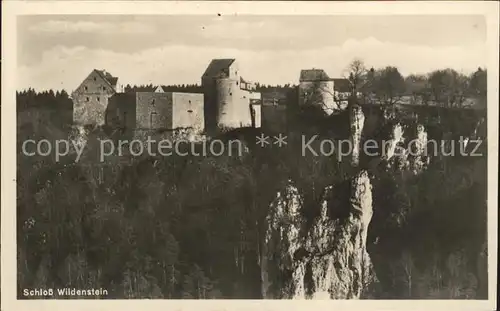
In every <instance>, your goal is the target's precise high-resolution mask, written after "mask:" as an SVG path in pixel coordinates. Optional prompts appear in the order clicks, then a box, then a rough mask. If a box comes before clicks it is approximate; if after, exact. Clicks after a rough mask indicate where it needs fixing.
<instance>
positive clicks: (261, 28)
mask: <svg viewBox="0 0 500 311" xmlns="http://www.w3.org/2000/svg"><path fill="white" fill-rule="evenodd" d="M486 53H487V49H486V21H485V18H484V17H483V16H479V15H450V16H443V15H414V16H411V15H406V16H401V15H400V16H398V15H390V16H366V15H365V16H360V15H357V16H326V15H322V16H296V15H294V16H291V15H290V16H286V15H281V16H271V15H230V16H223V15H222V16H219V15H213V16H212V15H142V16H140V15H24V16H20V17H19V18H18V23H17V66H18V71H17V73H18V74H17V76H18V79H17V82H18V89H25V88H29V87H32V88H35V89H37V90H45V89H53V90H60V89H65V90H66V91H68V92H71V91H72V90H74V89H75V88H76V87H78V85H79V84H80V82H81V81H82V80H83V79H84V78H85V77H86V76H87V75H88V74H89V73H90V72H91V71H92V69H94V68H95V69H106V70H107V71H108V72H110V73H111V74H113V75H114V76H117V77H119V80H120V81H121V83H122V84H138V85H139V84H150V83H152V84H154V85H158V84H194V83H200V78H201V75H202V74H203V72H204V70H205V69H206V67H207V66H208V64H209V62H210V60H211V59H213V58H236V59H237V60H238V62H239V65H240V72H241V74H242V75H243V76H244V78H245V79H247V80H251V81H255V82H260V83H263V84H272V85H277V84H280V85H283V84H286V83H297V82H298V78H299V73H300V70H301V69H309V68H322V69H324V70H325V71H326V72H327V73H328V74H329V75H330V77H332V78H337V77H342V76H344V75H345V72H346V69H345V68H346V67H347V65H348V64H349V62H350V61H352V60H353V59H354V58H359V59H362V60H363V61H364V62H365V64H366V65H367V66H368V67H374V68H381V67H385V66H396V67H398V68H399V70H400V72H401V73H402V74H404V75H408V74H410V73H426V72H430V71H432V70H435V69H439V68H453V69H456V70H457V71H459V72H464V73H470V72H472V71H474V70H476V69H477V68H478V67H479V66H481V67H484V65H485V63H486V57H487V54H486Z"/></svg>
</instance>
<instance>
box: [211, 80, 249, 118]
mask: <svg viewBox="0 0 500 311" xmlns="http://www.w3.org/2000/svg"><path fill="white" fill-rule="evenodd" d="M238 80H239V78H238ZM238 80H233V79H218V80H217V81H216V90H217V91H216V92H217V93H216V103H217V104H216V105H217V106H218V109H217V113H218V114H217V115H218V118H217V126H218V127H220V128H239V127H249V126H252V115H251V110H250V99H249V98H248V97H249V96H248V95H249V92H247V91H243V90H241V89H240V88H239V86H238V83H239V81H238Z"/></svg>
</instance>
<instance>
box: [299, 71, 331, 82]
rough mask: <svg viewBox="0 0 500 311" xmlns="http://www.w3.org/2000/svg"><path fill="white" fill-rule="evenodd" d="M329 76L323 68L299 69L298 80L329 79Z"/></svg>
mask: <svg viewBox="0 0 500 311" xmlns="http://www.w3.org/2000/svg"><path fill="white" fill-rule="evenodd" d="M329 80H331V79H330V77H329V76H328V75H327V74H326V72H325V71H324V70H323V69H303V70H301V71H300V81H329Z"/></svg>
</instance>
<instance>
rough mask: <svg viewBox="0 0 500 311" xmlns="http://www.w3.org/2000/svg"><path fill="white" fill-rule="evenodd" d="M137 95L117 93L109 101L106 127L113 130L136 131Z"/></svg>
mask: <svg viewBox="0 0 500 311" xmlns="http://www.w3.org/2000/svg"><path fill="white" fill-rule="evenodd" d="M135 121H136V94H135V93H117V94H115V95H113V96H111V97H110V98H109V100H108V106H107V108H106V125H107V126H109V127H112V128H126V129H135V126H136V124H135Z"/></svg>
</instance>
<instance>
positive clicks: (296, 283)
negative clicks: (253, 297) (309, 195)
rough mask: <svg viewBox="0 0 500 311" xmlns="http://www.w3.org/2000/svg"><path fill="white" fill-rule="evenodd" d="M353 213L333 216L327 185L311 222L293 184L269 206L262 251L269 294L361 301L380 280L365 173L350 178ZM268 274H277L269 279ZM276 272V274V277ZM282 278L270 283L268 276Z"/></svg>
mask: <svg viewBox="0 0 500 311" xmlns="http://www.w3.org/2000/svg"><path fill="white" fill-rule="evenodd" d="M350 188H351V195H350V201H349V203H348V204H349V212H348V213H347V215H346V217H343V218H341V217H337V218H332V217H331V216H330V213H329V205H330V204H329V203H330V198H331V195H332V193H333V192H334V191H335V187H333V186H330V187H327V188H326V189H325V191H324V195H323V198H322V200H321V202H320V205H319V206H317V208H318V209H319V210H320V215H319V216H318V217H317V218H316V219H314V220H313V222H312V224H311V225H310V226H307V225H306V220H305V218H304V216H303V215H302V214H301V210H302V209H303V200H302V197H301V195H300V194H299V191H298V189H297V188H296V187H294V186H293V185H292V184H289V185H288V186H287V187H286V189H285V191H284V192H283V193H278V196H277V197H276V199H275V200H274V202H273V203H272V204H271V207H270V213H269V215H268V218H267V231H266V239H265V242H264V247H263V251H262V254H261V272H262V280H263V283H262V294H263V296H264V297H265V298H288V299H357V298H361V297H362V295H363V293H364V292H365V291H366V289H367V288H368V287H369V285H370V284H373V283H374V282H375V281H376V278H375V275H374V271H373V268H372V264H371V260H370V256H369V255H368V253H367V251H366V237H367V232H368V226H369V223H370V220H371V217H372V195H371V183H370V179H369V177H368V173H367V172H366V171H362V172H360V173H359V174H358V175H356V176H355V177H354V178H353V179H352V180H351V186H350ZM269 274H273V277H270V275H269ZM277 276H278V277H277ZM270 279H272V280H279V281H275V282H279V284H270V283H269V281H268V280H270Z"/></svg>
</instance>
